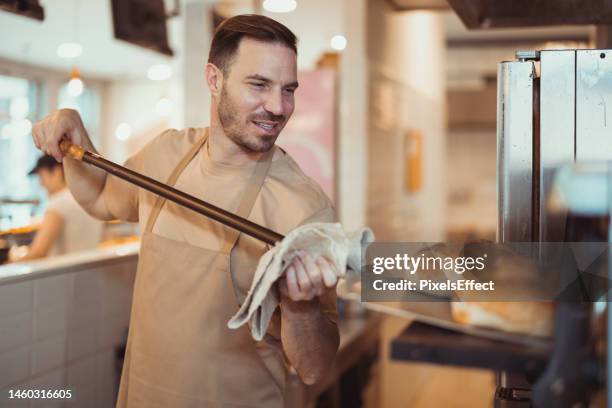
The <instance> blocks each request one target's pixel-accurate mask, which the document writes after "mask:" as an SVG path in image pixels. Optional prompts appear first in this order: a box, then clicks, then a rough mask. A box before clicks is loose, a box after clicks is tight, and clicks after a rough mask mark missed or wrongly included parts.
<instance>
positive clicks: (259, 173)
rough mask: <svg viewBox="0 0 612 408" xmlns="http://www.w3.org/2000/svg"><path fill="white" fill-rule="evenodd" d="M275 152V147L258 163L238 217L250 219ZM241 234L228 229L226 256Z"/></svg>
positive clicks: (224, 246)
mask: <svg viewBox="0 0 612 408" xmlns="http://www.w3.org/2000/svg"><path fill="white" fill-rule="evenodd" d="M274 150H275V146H274V145H273V146H272V148H271V149H270V150H268V151H267V152H265V153H264V154H263V155H262V156H261V157H260V158H259V160H258V161H257V164H256V165H255V169H254V170H253V175H252V176H251V180H250V181H249V184H248V185H247V188H246V189H245V191H244V193H243V194H242V198H241V200H240V204H239V205H238V209H237V210H236V215H239V216H240V217H242V218H248V217H249V214H251V210H252V209H253V205H255V201H256V200H257V196H258V195H259V192H260V191H261V187H262V186H263V183H264V181H265V180H266V176H267V175H268V170H270V166H271V165H272V157H273V156H274ZM240 234H241V233H240V231H238V230H235V229H233V228H228V229H227V233H226V236H225V243H224V244H223V248H222V249H221V250H222V252H223V253H224V254H228V255H229V254H230V253H231V252H232V249H233V248H234V246H235V245H236V242H237V241H238V237H239V236H240Z"/></svg>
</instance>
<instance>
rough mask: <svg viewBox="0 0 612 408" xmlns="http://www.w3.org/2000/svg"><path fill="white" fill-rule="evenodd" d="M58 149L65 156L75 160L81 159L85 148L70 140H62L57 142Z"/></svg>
mask: <svg viewBox="0 0 612 408" xmlns="http://www.w3.org/2000/svg"><path fill="white" fill-rule="evenodd" d="M59 147H60V150H61V151H62V153H64V154H65V155H67V156H70V157H72V158H73V159H76V160H79V161H81V160H83V155H84V154H85V149H83V148H82V147H81V146H79V145H75V144H72V142H70V140H66V139H64V140H62V141H61V142H60V144H59Z"/></svg>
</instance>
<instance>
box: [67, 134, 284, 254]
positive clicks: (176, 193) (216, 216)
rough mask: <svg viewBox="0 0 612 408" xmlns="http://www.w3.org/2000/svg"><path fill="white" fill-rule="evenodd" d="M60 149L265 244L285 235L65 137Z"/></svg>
mask: <svg viewBox="0 0 612 408" xmlns="http://www.w3.org/2000/svg"><path fill="white" fill-rule="evenodd" d="M60 148H61V150H62V151H63V152H64V153H65V154H68V155H69V156H70V157H72V158H74V159H77V160H80V161H83V162H84V163H88V164H91V165H92V166H95V167H97V168H99V169H102V170H104V171H106V172H108V173H110V174H112V175H114V176H117V177H119V178H120V179H122V180H125V181H128V182H130V183H132V184H135V185H137V186H139V187H142V188H144V189H145V190H147V191H150V192H151V193H153V194H157V195H158V196H161V197H163V198H165V199H167V200H170V201H172V202H173V203H176V204H178V205H181V206H183V207H186V208H189V209H190V210H193V211H195V212H197V213H198V214H202V215H205V216H206V217H209V218H212V219H213V220H215V221H217V222H220V223H221V224H223V225H226V226H228V227H230V228H233V229H235V230H238V231H240V232H242V233H244V234H247V235H250V236H252V237H253V238H256V239H258V240H260V241H263V242H265V243H266V244H270V245H274V244H276V243H277V242H278V241H281V240H282V239H283V238H284V237H283V236H282V235H281V234H279V233H277V232H274V231H272V230H270V229H268V228H266V227H263V226H261V225H259V224H256V223H254V222H252V221H249V220H247V219H246V218H242V217H240V216H238V215H236V214H233V213H231V212H229V211H226V210H224V209H222V208H219V207H216V206H214V205H212V204H209V203H207V202H206V201H203V200H200V199H199V198H196V197H194V196H191V195H189V194H187V193H184V192H182V191H180V190H177V189H176V188H174V187H171V186H169V185H167V184H164V183H160V182H159V181H157V180H154V179H152V178H150V177H147V176H144V175H142V174H140V173H137V172H135V171H133V170H130V169H128V168H126V167H123V166H120V165H118V164H116V163H113V162H112V161H110V160H106V159H105V158H103V157H101V156H99V155H97V154H95V153H92V152H89V151H87V150H85V149H83V148H82V147H80V146H77V145H73V144H71V143H70V142H69V141H67V140H64V141H62V142H61V143H60Z"/></svg>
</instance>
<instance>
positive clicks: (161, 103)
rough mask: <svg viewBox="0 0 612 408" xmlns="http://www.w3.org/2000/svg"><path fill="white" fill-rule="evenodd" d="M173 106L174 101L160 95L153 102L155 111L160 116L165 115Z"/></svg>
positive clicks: (170, 111)
mask: <svg viewBox="0 0 612 408" xmlns="http://www.w3.org/2000/svg"><path fill="white" fill-rule="evenodd" d="M173 107H174V103H173V102H172V100H170V99H168V98H166V97H161V98H159V100H158V101H157V103H156V104H155V113H157V114H158V115H159V116H161V117H166V116H168V115H170V113H172V108H173Z"/></svg>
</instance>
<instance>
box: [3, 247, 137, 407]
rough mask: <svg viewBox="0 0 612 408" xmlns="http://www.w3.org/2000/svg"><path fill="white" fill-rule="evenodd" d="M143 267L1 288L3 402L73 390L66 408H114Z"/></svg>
mask: <svg viewBox="0 0 612 408" xmlns="http://www.w3.org/2000/svg"><path fill="white" fill-rule="evenodd" d="M136 260H137V257H136V256H132V257H126V258H122V261H120V262H115V263H113V264H112V265H106V266H98V267H90V268H88V269H86V270H81V271H79V272H72V273H66V274H61V275H56V276H51V277H46V278H41V279H35V280H29V281H25V282H20V283H13V284H6V285H1V286H0V367H1V369H0V395H2V398H4V397H5V396H6V395H7V390H8V389H51V390H57V389H72V390H73V393H74V394H73V395H74V398H73V399H71V400H70V401H68V403H67V404H66V405H65V406H66V407H94V408H95V407H99V408H110V407H113V406H114V404H115V397H116V392H117V384H118V379H119V371H118V367H117V365H116V364H117V359H116V352H117V348H118V347H119V346H120V345H121V344H122V343H123V342H124V341H125V339H126V336H127V327H128V320H129V312H130V306H131V299H132V284H133V278H134V275H135V270H136ZM64 402H66V401H61V400H55V401H49V400H44V399H39V400H32V402H31V405H28V404H29V402H28V401H27V400H26V401H21V402H19V401H15V405H14V406H19V407H21V406H23V407H28V406H31V407H45V408H53V407H63V406H64V405H63V403H64ZM20 404H21V405H20Z"/></svg>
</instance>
